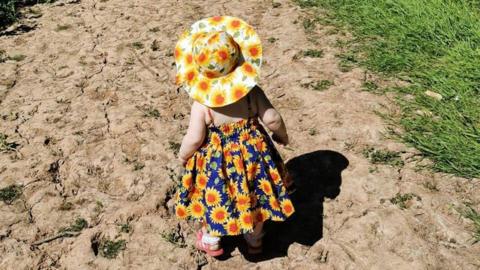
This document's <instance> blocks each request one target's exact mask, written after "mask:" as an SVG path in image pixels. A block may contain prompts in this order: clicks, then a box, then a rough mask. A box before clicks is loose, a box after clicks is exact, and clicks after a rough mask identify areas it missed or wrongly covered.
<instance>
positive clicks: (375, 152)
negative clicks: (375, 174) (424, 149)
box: [363, 147, 403, 166]
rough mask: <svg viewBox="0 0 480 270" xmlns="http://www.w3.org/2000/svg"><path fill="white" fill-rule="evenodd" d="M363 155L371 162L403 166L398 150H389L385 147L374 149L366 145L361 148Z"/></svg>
mask: <svg viewBox="0 0 480 270" xmlns="http://www.w3.org/2000/svg"><path fill="white" fill-rule="evenodd" d="M363 156H364V157H365V158H367V159H368V160H370V162H371V163H372V164H385V165H390V166H403V161H402V159H401V158H400V153H399V152H394V151H389V150H386V149H375V148H373V147H367V148H365V149H363Z"/></svg>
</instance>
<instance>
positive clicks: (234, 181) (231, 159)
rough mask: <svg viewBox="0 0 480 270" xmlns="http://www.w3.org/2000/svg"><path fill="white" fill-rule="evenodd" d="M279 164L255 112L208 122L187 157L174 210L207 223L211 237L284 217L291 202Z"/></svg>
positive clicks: (289, 208)
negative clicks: (198, 144)
mask: <svg viewBox="0 0 480 270" xmlns="http://www.w3.org/2000/svg"><path fill="white" fill-rule="evenodd" d="M283 171H284V164H283V161H282V160H281V157H280V155H279V153H278V151H277V150H276V149H275V146H274V144H273V142H272V141H271V139H270V136H269V135H268V133H267V132H266V131H265V129H264V128H263V127H262V125H261V124H260V123H259V122H258V120H257V117H250V118H249V119H245V120H240V121H238V122H233V123H226V124H222V125H218V126H215V125H213V124H212V125H210V126H209V127H208V129H207V137H206V140H205V142H204V144H203V145H202V146H201V147H200V148H199V149H198V150H197V151H196V152H195V153H194V154H193V156H192V157H191V158H190V159H188V161H187V164H186V166H185V172H184V174H183V177H182V179H181V182H180V183H179V186H178V189H177V195H176V203H175V214H176V216H177V217H178V218H180V219H194V220H198V221H200V222H203V223H204V224H206V227H207V231H208V232H209V233H210V234H211V235H213V236H224V235H239V234H244V233H248V232H252V231H253V227H254V225H255V224H256V223H258V222H263V221H266V220H268V219H270V220H273V221H284V220H285V219H286V218H287V217H289V216H290V215H292V214H293V212H294V211H295V210H294V207H293V204H292V202H291V200H290V198H289V195H288V193H287V191H286V188H285V187H284V185H283V181H282V177H283Z"/></svg>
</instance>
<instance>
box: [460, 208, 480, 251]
mask: <svg viewBox="0 0 480 270" xmlns="http://www.w3.org/2000/svg"><path fill="white" fill-rule="evenodd" d="M460 213H461V215H462V216H464V217H465V218H467V219H470V220H471V221H472V222H473V226H474V231H473V238H474V241H475V243H478V242H480V214H479V213H478V212H477V211H475V209H473V208H472V207H471V206H468V205H467V206H466V208H465V210H463V211H461V212H460Z"/></svg>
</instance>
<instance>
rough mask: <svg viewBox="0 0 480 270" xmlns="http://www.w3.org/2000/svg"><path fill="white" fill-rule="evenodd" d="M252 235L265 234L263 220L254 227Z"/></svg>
mask: <svg viewBox="0 0 480 270" xmlns="http://www.w3.org/2000/svg"><path fill="white" fill-rule="evenodd" d="M251 234H252V236H256V237H258V236H260V237H261V236H263V235H262V234H263V222H259V223H257V224H256V225H255V227H254V228H253V232H252V233H251Z"/></svg>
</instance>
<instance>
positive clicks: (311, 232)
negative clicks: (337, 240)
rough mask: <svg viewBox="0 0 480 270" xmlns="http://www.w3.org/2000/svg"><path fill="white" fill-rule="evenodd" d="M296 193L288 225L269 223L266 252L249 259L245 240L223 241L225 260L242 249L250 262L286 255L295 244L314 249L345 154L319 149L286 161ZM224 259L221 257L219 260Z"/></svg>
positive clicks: (337, 191) (335, 193)
mask: <svg viewBox="0 0 480 270" xmlns="http://www.w3.org/2000/svg"><path fill="white" fill-rule="evenodd" d="M286 165H287V168H288V170H289V173H290V174H291V175H292V177H293V181H294V183H295V186H296V191H295V192H294V193H293V194H292V195H291V196H290V197H291V199H292V201H293V204H294V206H295V214H293V215H292V216H291V217H290V218H288V219H287V221H285V222H267V223H265V230H266V232H267V234H266V235H265V238H264V252H263V254H261V255H256V256H249V255H248V254H247V253H246V252H245V250H246V247H245V243H244V241H242V237H228V238H225V239H222V241H223V246H224V250H225V255H223V256H222V257H223V259H226V258H228V257H230V253H231V252H232V251H233V250H234V249H235V247H236V246H238V247H239V249H240V251H241V252H242V253H243V254H244V256H245V258H246V259H248V260H250V261H263V260H268V259H271V258H275V257H284V256H286V255H287V251H288V247H289V246H290V244H292V243H294V242H296V243H299V244H302V245H307V246H312V245H313V244H315V242H317V241H318V240H320V239H321V238H322V234H323V201H324V198H325V197H327V198H330V199H334V198H336V197H337V196H338V195H339V194H340V185H341V184H342V176H341V173H342V171H343V170H344V169H345V168H347V166H348V159H347V158H346V157H345V156H343V155H342V154H340V153H338V152H335V151H330V150H320V151H315V152H311V153H307V154H303V155H301V156H298V157H295V158H293V159H291V160H289V161H288V162H287V164H286ZM219 259H222V258H219Z"/></svg>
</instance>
